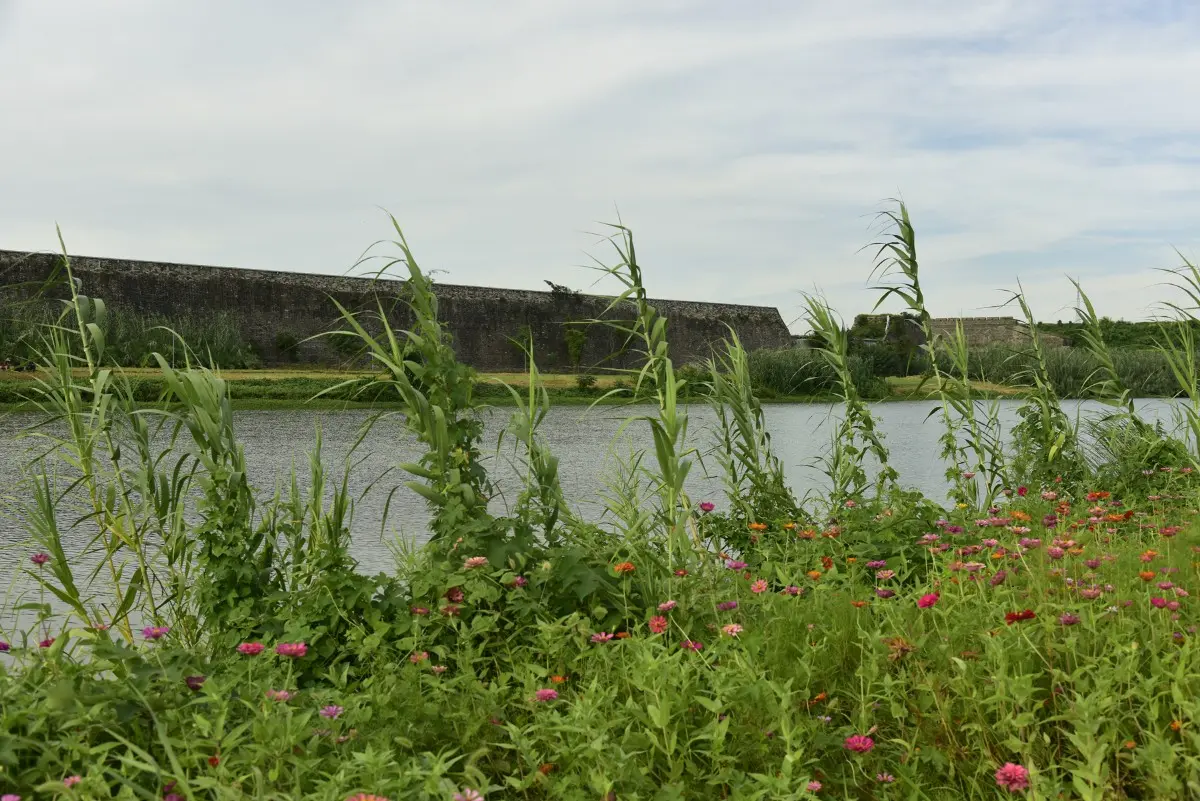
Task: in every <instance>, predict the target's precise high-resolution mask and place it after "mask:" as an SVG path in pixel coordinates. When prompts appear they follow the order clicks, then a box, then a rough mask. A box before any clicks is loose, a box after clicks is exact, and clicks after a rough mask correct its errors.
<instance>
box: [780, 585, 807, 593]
mask: <svg viewBox="0 0 1200 801" xmlns="http://www.w3.org/2000/svg"><path fill="white" fill-rule="evenodd" d="M801 592H803V590H801V589H800V588H799V587H797V586H796V585H795V584H789V585H788V586H786V587H784V588H783V594H784V595H792V596H796V595H799V594H800V593H801Z"/></svg>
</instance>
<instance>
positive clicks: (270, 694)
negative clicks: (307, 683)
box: [266, 690, 293, 703]
mask: <svg viewBox="0 0 1200 801" xmlns="http://www.w3.org/2000/svg"><path fill="white" fill-rule="evenodd" d="M266 695H267V700H268V701H278V702H280V703H283V702H286V701H290V700H292V698H293V695H292V693H290V692H288V691H287V690H267V693H266Z"/></svg>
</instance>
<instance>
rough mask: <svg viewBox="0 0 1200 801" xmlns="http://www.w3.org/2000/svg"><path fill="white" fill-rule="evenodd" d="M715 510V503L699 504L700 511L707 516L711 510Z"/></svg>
mask: <svg viewBox="0 0 1200 801" xmlns="http://www.w3.org/2000/svg"><path fill="white" fill-rule="evenodd" d="M716 508H717V505H716V504H715V503H713V502H712V501H701V502H700V511H701V512H704V513H705V514H708V513H709V512H711V511H712V510H713V509H716Z"/></svg>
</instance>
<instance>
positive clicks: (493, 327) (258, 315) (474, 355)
mask: <svg viewBox="0 0 1200 801" xmlns="http://www.w3.org/2000/svg"><path fill="white" fill-rule="evenodd" d="M57 263H58V257H57V256H54V255H52V254H29V253H22V252H17V251H9V250H0V286H4V285H11V284H21V283H27V282H30V283H40V282H42V281H44V280H45V279H46V277H47V276H48V275H50V274H51V273H52V271H53V270H54V267H55V265H56V264H57ZM71 269H72V271H73V273H74V274H75V276H76V277H77V278H79V279H80V280H81V281H82V292H83V293H84V294H86V295H89V296H92V297H97V298H101V299H103V300H104V301H105V303H106V304H108V306H109V307H111V308H112V309H113V311H114V312H115V313H119V312H120V311H121V310H130V311H133V312H137V313H141V314H160V315H163V316H166V317H175V318H177V317H179V316H182V315H185V314H190V315H193V316H200V315H206V314H216V313H220V312H228V313H231V314H233V315H235V316H236V319H237V320H238V321H239V323H240V326H241V330H242V334H243V336H244V337H245V338H246V340H247V341H248V342H249V343H251V344H252V345H253V346H254V347H255V348H256V349H257V351H258V352H259V355H260V356H261V357H262V359H263V361H264V363H266V364H283V363H287V362H290V361H292V360H293V359H291V358H288V355H287V354H284V353H281V352H280V350H279V347H278V346H277V344H276V343H277V337H278V335H279V334H280V333H286V334H288V335H291V336H294V337H295V338H296V339H299V340H303V339H305V338H306V337H310V336H313V335H315V334H319V333H322V332H324V331H329V330H331V329H333V328H337V327H340V326H339V325H338V320H339V317H338V312H337V308H336V307H335V306H334V304H333V303H332V302H331V301H330V297H333V298H336V299H337V300H338V301H339V302H340V303H341V304H342V305H344V306H345V307H346V308H348V309H350V310H352V311H358V310H364V309H373V308H375V304H376V301H377V299H378V300H382V301H383V303H384V307H385V308H386V309H388V311H389V317H390V319H391V321H392V324H393V325H394V326H395V327H397V328H405V327H407V326H408V325H409V324H410V323H411V320H412V318H411V314H410V312H409V311H408V309H407V308H406V307H404V306H403V305H402V304H398V303H397V298H398V293H399V292H400V290H401V288H402V286H403V282H401V281H396V280H379V281H376V280H373V279H370V278H349V277H337V276H328V275H312V274H306V273H286V272H275V271H269V270H244V269H238V268H231V267H204V266H197V265H188V264H170V263H163V262H145V261H132V260H126V259H105V258H91V257H85V256H72V257H71ZM434 292H435V294H436V295H437V297H438V309H439V317H440V318H441V320H442V321H443V322H444V323H445V324H446V328H447V329H448V330H449V332H450V333H451V335H452V336H453V342H454V349H455V352H456V354H457V355H458V357H459V358H460V359H461V360H462V361H464V362H466V363H467V364H470V365H472V366H473V367H475V368H477V369H479V370H484V371H518V370H523V369H525V361H524V358H523V356H522V354H521V353H520V351H519V350H518V349H517V347H516V346H515V345H514V344H513V343H512V342H511V341H510V339H512V338H518V337H519V336H520V335H521V333H522V331H524V330H528V331H529V332H530V333H531V334H532V336H533V341H534V357H535V359H536V360H537V362H538V366H539V367H540V368H542V369H546V370H560V371H562V370H568V369H571V360H570V356H569V351H568V347H567V337H566V329H567V327H568V326H569V321H571V320H587V319H593V318H597V317H600V316H601V314H602V313H603V311H604V309H605V307H606V306H607V305H608V303H609V300H608V299H606V298H603V297H597V296H593V295H582V294H580V295H576V294H573V293H568V292H533V291H527V290H519V289H492V288H486V287H473V286H459V285H454V284H438V283H435V284H434ZM651 304H652V305H653V306H654V307H655V308H656V309H658V311H659V313H660V314H662V315H664V316H665V317H667V319H668V332H669V337H670V341H671V357H672V359H673V360H674V361H675V362H676V363H677V364H684V363H688V362H693V361H700V360H703V359H706V358H708V356H709V355H710V353H711V347H712V345H714V344H715V343H717V342H719V341H720V340H721V339H722V338H723V337H725V336H727V334H728V331H727V330H726V328H725V325H726V324H728V325H730V326H732V327H733V329H734V330H735V331H737V334H738V336H739V337H740V338H741V340H742V344H743V345H744V346H745V347H746V348H747V349H748V350H754V349H756V348H785V347H790V346H791V335H790V333H789V331H788V328H787V326H786V325H785V324H784V322H783V318H782V317H781V316H780V314H779V311H778V309H774V308H769V307H762V306H742V305H734V304H728V303H694V302H688V301H677V300H652V301H651ZM610 316H611V315H610ZM620 316H621V317H625V318H628V317H631V316H632V311H629V310H626V311H622V312H620ZM585 327H586V329H587V340H586V344H585V345H584V349H583V354H582V359H581V360H580V362H581V364H582V365H583V366H584V367H589V366H595V365H599V364H601V363H603V365H604V366H610V367H628V366H631V365H633V364H634V363H636V362H637V358H636V355H635V354H632V353H631V354H626V355H625V356H623V357H621V358H619V359H614V360H608V361H605V360H606V359H608V357H609V356H610V354H613V353H615V352H617V351H618V350H619V349H620V348H621V345H622V343H623V341H624V339H625V337H624V335H622V334H621V333H620V332H618V331H615V330H613V329H612V328H610V327H607V326H595V325H593V326H585ZM636 348H637V345H636V343H635V344H634V345H633V348H632V349H633V350H636ZM298 350H299V353H298V360H299V361H300V362H303V363H309V364H336V363H339V362H341V361H342V357H340V356H339V354H338V353H337V352H336V351H335V350H334V349H333V348H332V347H331V346H330V345H329V344H328V342H327V340H325V339H322V340H317V341H314V342H306V343H303V344H301V345H300V346H299V348H298Z"/></svg>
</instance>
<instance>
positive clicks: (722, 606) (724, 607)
mask: <svg viewBox="0 0 1200 801" xmlns="http://www.w3.org/2000/svg"><path fill="white" fill-rule="evenodd" d="M737 606H738V602H737V601H721V603H719V604H717V609H718V610H719V611H721V612H728V611H730V610H731V609H737Z"/></svg>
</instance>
